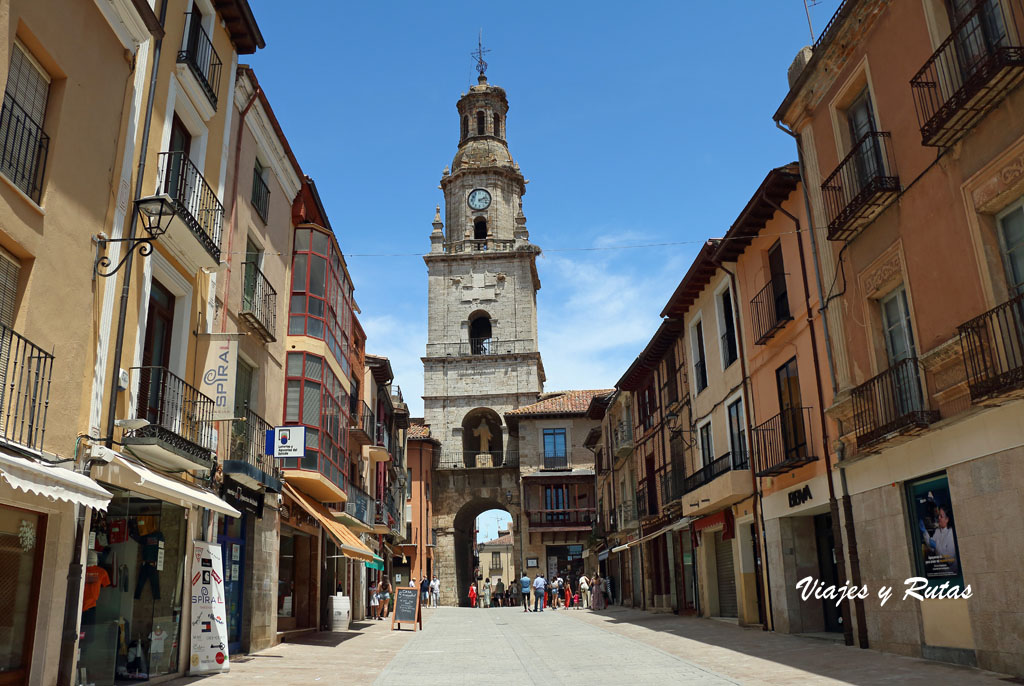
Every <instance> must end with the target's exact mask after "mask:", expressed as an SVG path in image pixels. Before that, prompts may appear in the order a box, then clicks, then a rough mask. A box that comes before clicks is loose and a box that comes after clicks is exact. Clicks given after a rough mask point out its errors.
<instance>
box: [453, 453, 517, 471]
mask: <svg viewBox="0 0 1024 686" xmlns="http://www.w3.org/2000/svg"><path fill="white" fill-rule="evenodd" d="M499 467H500V468H508V467H514V468H517V469H518V468H519V453H518V452H515V451H513V450H490V451H485V452H481V451H479V450H469V451H444V452H440V453H437V454H436V455H435V456H434V469H481V468H499Z"/></svg>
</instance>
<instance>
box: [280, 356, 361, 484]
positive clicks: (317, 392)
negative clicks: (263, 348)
mask: <svg viewBox="0 0 1024 686" xmlns="http://www.w3.org/2000/svg"><path fill="white" fill-rule="evenodd" d="M348 407H349V403H348V394H347V393H346V392H345V389H344V388H343V387H342V385H341V382H340V381H338V378H337V377H336V376H335V375H334V372H332V371H331V367H330V365H328V364H325V362H324V358H322V357H320V356H319V355H313V354H310V353H301V352H290V353H288V357H287V361H286V363H285V409H284V421H285V424H301V425H304V426H305V427H306V454H305V455H304V456H303V457H301V458H299V457H292V458H285V459H282V460H281V466H282V467H284V468H285V469H308V470H310V471H318V472H319V473H320V474H323V475H324V476H325V477H327V479H328V480H330V481H331V482H333V483H335V484H336V485H338V486H340V487H341V488H345V487H346V484H345V476H346V474H347V472H348V454H347V452H346V445H347V441H348V426H349V424H348V421H349V420H348Z"/></svg>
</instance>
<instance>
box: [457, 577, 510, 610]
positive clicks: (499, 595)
mask: <svg viewBox="0 0 1024 686" xmlns="http://www.w3.org/2000/svg"><path fill="white" fill-rule="evenodd" d="M515 604H516V600H515V598H514V597H513V594H512V586H511V584H510V585H509V586H505V582H504V581H502V580H501V577H500V576H499V577H497V578H496V580H495V582H494V583H493V584H492V583H491V578H490V577H487V578H486V579H484V582H483V584H482V585H481V586H480V590H477V585H476V584H470V585H469V606H470V607H511V606H512V605H515Z"/></svg>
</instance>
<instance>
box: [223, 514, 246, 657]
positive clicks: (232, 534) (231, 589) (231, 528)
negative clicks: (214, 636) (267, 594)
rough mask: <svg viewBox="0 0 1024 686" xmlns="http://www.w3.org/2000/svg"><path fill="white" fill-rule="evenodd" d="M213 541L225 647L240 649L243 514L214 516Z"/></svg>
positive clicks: (235, 652) (242, 598) (232, 651)
mask: <svg viewBox="0 0 1024 686" xmlns="http://www.w3.org/2000/svg"><path fill="white" fill-rule="evenodd" d="M217 520H218V525H217V542H218V543H220V545H221V555H222V556H223V558H222V559H223V562H224V604H225V606H226V608H227V622H228V649H229V650H230V651H231V654H232V655H234V654H237V653H239V652H241V649H242V604H243V600H244V594H245V525H246V518H245V515H243V516H241V517H225V516H220V517H218V518H217Z"/></svg>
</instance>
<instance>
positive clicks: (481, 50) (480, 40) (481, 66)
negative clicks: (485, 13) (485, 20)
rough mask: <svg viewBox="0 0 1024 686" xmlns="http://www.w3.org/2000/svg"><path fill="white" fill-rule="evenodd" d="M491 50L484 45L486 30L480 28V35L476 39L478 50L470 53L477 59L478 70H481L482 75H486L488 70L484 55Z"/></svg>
mask: <svg viewBox="0 0 1024 686" xmlns="http://www.w3.org/2000/svg"><path fill="white" fill-rule="evenodd" d="M489 52H490V50H488V49H487V48H485V47H484V30H483V29H480V35H479V36H478V37H477V39H476V50H475V51H473V52H471V53H469V55H470V57H473V58H474V59H476V70H477V71H478V72H480V76H483V75H484V72H485V71H487V62H485V61H484V55H486V54H487V53H489Z"/></svg>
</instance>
